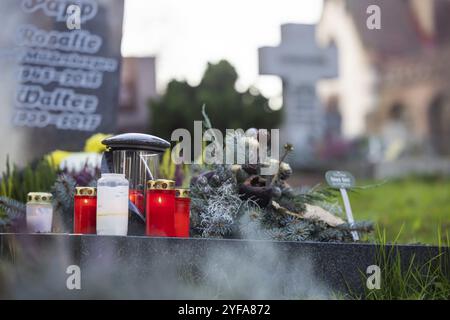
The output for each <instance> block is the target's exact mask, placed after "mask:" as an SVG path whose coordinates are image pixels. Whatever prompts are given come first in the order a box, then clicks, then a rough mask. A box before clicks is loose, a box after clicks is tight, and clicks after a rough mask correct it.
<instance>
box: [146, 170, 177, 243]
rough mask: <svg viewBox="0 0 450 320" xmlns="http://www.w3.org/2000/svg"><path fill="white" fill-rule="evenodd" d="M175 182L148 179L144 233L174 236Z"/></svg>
mask: <svg viewBox="0 0 450 320" xmlns="http://www.w3.org/2000/svg"><path fill="white" fill-rule="evenodd" d="M174 186H175V182H174V181H172V180H163V179H159V180H150V181H148V188H147V202H146V207H147V208H146V209H147V210H146V211H147V219H146V224H147V226H146V234H147V235H148V236H157V237H175V189H174Z"/></svg>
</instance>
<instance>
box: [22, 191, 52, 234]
mask: <svg viewBox="0 0 450 320" xmlns="http://www.w3.org/2000/svg"><path fill="white" fill-rule="evenodd" d="M51 201H52V194H51V193H44V192H30V193H28V201H27V213H26V221H27V229H28V231H29V232H32V233H48V232H52V222H53V206H52V203H51Z"/></svg>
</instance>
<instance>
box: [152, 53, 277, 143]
mask: <svg viewBox="0 0 450 320" xmlns="http://www.w3.org/2000/svg"><path fill="white" fill-rule="evenodd" d="M237 78H238V75H237V73H236V70H235V69H234V67H233V66H232V65H231V64H230V63H229V62H228V61H225V60H222V61H220V62H218V63H217V64H211V63H208V67H207V68H206V71H205V73H204V74H203V78H202V80H201V82H200V84H199V85H198V86H191V85H189V84H188V83H187V82H185V81H177V80H172V81H171V82H170V83H169V84H168V86H167V90H166V92H165V94H164V95H163V96H162V97H161V98H160V99H158V100H152V101H151V102H150V109H151V130H152V132H154V133H155V134H157V135H159V136H161V137H163V138H166V139H170V135H171V133H172V131H173V130H175V129H177V128H186V129H187V130H189V131H190V132H191V134H193V130H194V121H195V120H202V119H203V117H202V114H201V110H202V105H203V104H205V105H206V111H207V113H208V116H209V118H210V119H211V122H212V125H213V126H214V127H215V128H217V129H219V130H221V131H222V132H225V129H227V128H229V129H237V128H242V129H243V130H246V129H248V128H251V127H255V128H264V129H272V128H277V127H278V125H279V124H280V121H281V111H272V110H271V109H270V108H269V104H268V100H267V99H266V98H265V97H264V96H263V95H261V94H260V93H259V92H258V91H257V90H256V89H255V88H251V89H248V90H247V91H245V92H238V91H237V90H236V89H235V84H236V81H237Z"/></svg>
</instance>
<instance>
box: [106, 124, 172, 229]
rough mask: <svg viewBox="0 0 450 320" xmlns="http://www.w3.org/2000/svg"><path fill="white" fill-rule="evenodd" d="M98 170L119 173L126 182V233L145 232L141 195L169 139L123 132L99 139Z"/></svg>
mask: <svg viewBox="0 0 450 320" xmlns="http://www.w3.org/2000/svg"><path fill="white" fill-rule="evenodd" d="M102 144H104V145H105V146H106V147H107V151H106V152H105V153H104V154H103V159H102V169H101V170H102V173H108V172H111V173H122V174H125V177H126V178H127V180H128V181H129V183H130V195H129V199H130V203H129V204H130V206H129V207H130V224H129V233H130V234H138V235H139V234H145V198H146V197H145V195H146V188H147V187H146V186H147V181H148V180H154V179H156V178H157V175H158V172H159V158H160V154H161V153H163V152H164V151H165V150H166V149H167V148H169V147H170V143H169V142H168V141H166V140H164V139H161V138H159V137H156V136H152V135H149V134H142V133H124V134H119V135H116V136H112V137H109V138H106V139H104V140H103V141H102Z"/></svg>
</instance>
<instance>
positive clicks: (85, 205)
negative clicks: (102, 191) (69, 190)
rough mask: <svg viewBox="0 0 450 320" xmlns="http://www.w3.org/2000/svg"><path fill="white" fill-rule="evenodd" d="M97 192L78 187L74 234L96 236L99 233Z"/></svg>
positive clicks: (93, 189)
mask: <svg viewBox="0 0 450 320" xmlns="http://www.w3.org/2000/svg"><path fill="white" fill-rule="evenodd" d="M96 221H97V190H96V189H95V188H90V187H77V188H76V194H75V198H74V219H73V232H74V233H81V234H95V233H96V232H97V231H96V230H97V224H96Z"/></svg>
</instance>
